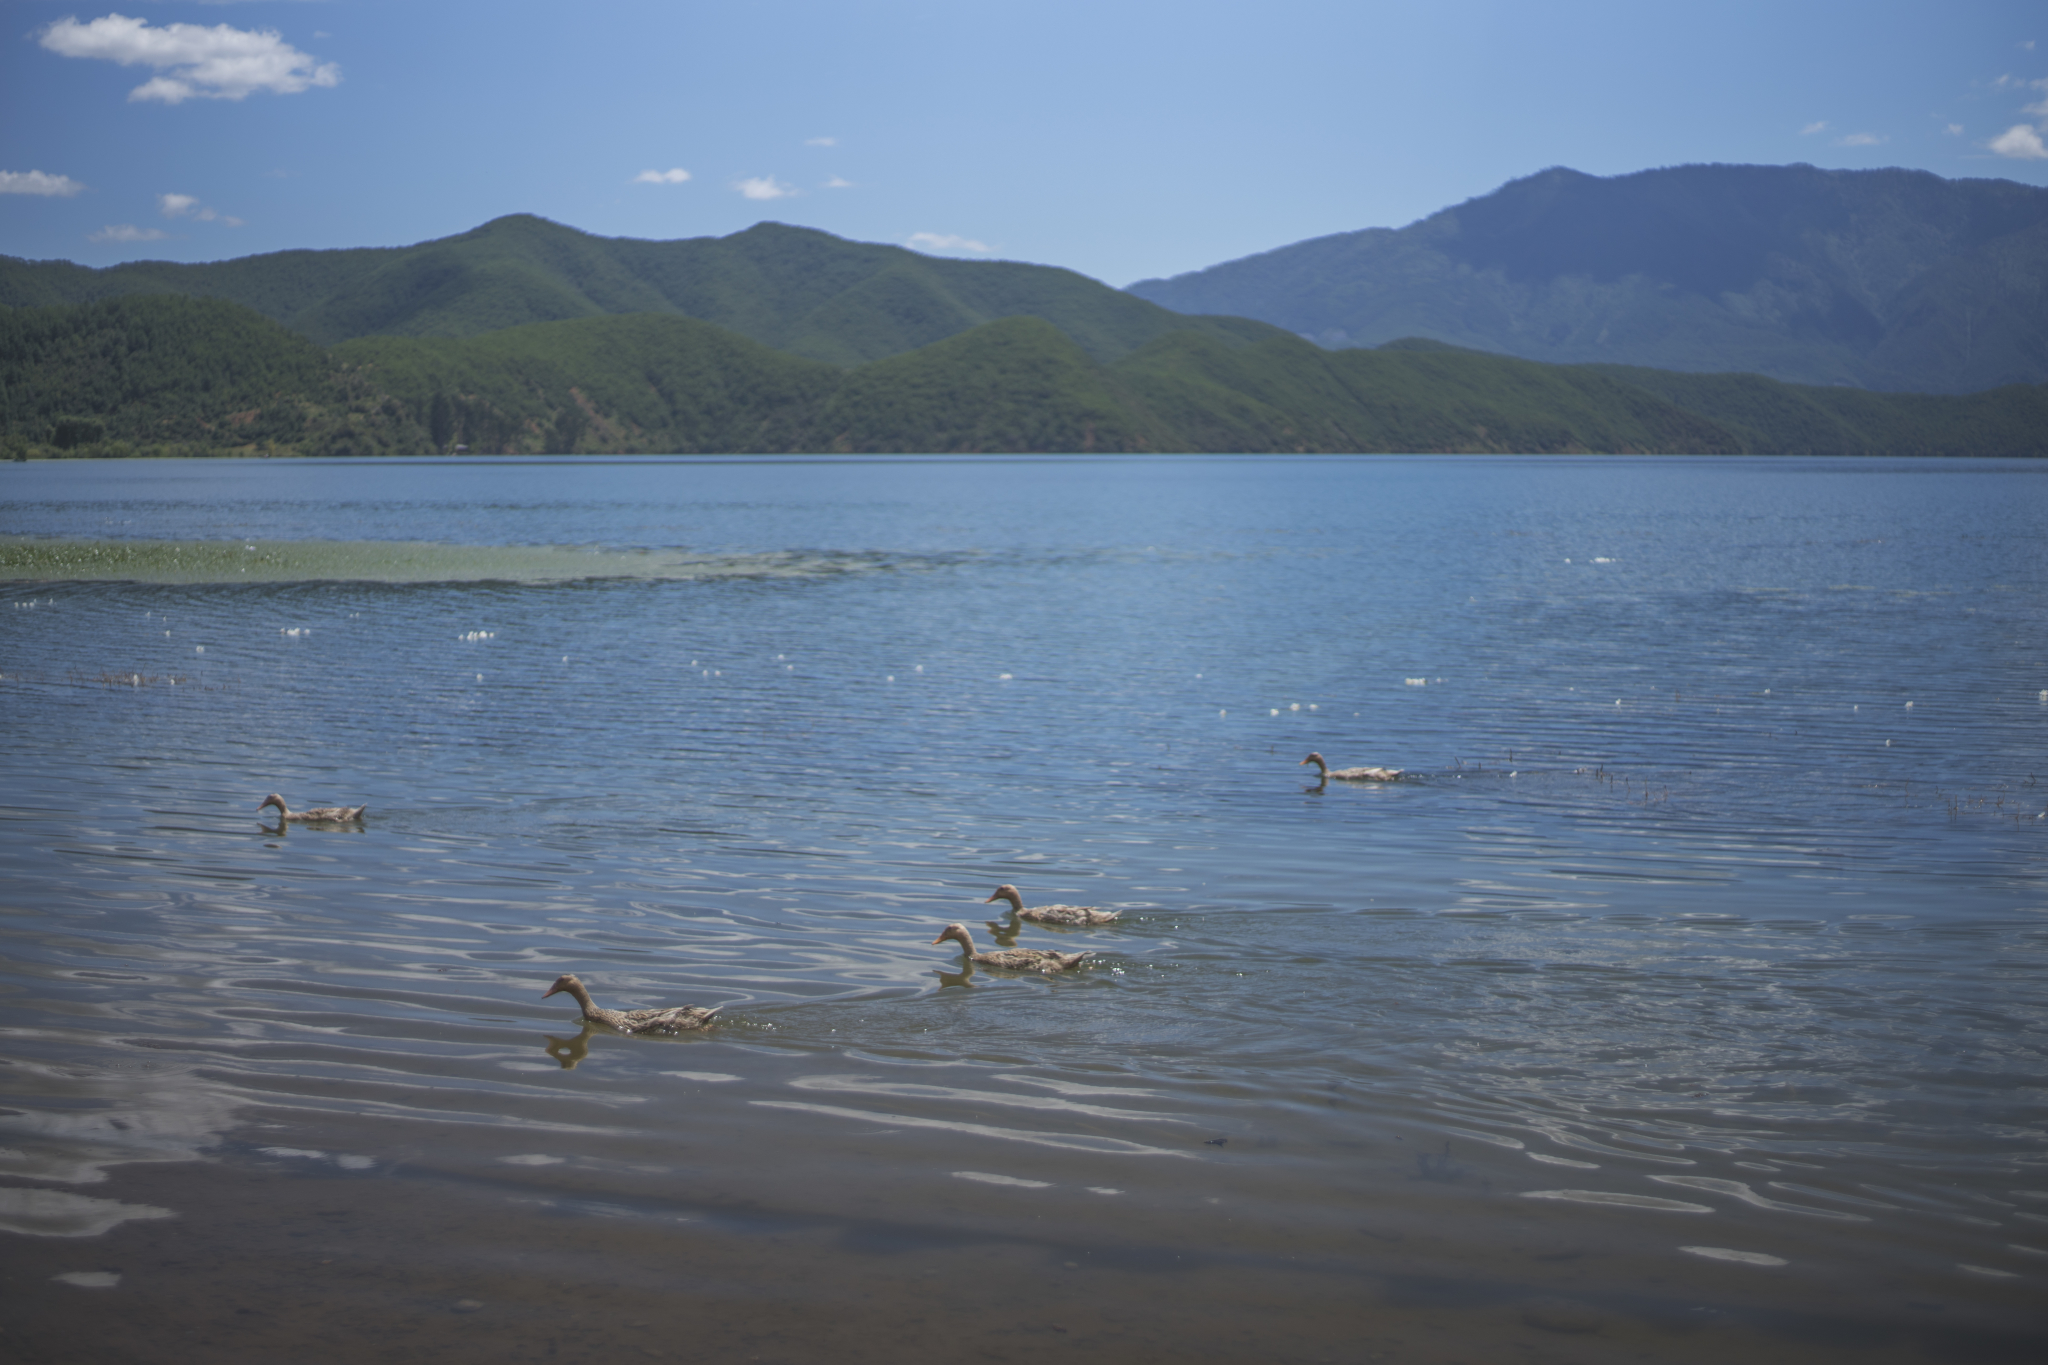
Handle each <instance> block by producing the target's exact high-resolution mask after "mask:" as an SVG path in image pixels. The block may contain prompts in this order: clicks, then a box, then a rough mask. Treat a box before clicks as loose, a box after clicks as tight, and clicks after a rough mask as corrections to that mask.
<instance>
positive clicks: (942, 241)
mask: <svg viewBox="0 0 2048 1365" xmlns="http://www.w3.org/2000/svg"><path fill="white" fill-rule="evenodd" d="M908 245H910V246H913V247H915V248H917V249H918V250H919V251H979V252H982V253H984V254H986V253H987V252H989V251H992V250H994V248H993V247H991V246H989V244H988V243H987V242H977V241H975V240H974V239H973V238H972V237H956V236H954V235H953V234H952V233H950V232H913V233H911V234H910V240H909V242H908Z"/></svg>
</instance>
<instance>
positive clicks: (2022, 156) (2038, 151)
mask: <svg viewBox="0 0 2048 1365" xmlns="http://www.w3.org/2000/svg"><path fill="white" fill-rule="evenodd" d="M1985 145H1986V146H1987V147H1989V148H1990V149H1991V150H1992V151H1994V152H1996V153H1998V154H1999V155H2000V156H2009V157H2011V158H2012V159H2013V160H2015V161H2048V145H2043V144H2042V142H2041V135H2040V134H2039V133H2037V132H2035V131H2034V130H2033V129H2032V128H2030V127H2028V126H2027V125H2026V124H2024V123H2015V124H2014V125H2013V126H2012V127H2010V128H2008V129H2006V130H2005V131H2004V132H2002V133H2000V134H1999V135H1998V136H1997V137H1995V138H1992V139H1991V141H1990V142H1988V143H1986V144H1985Z"/></svg>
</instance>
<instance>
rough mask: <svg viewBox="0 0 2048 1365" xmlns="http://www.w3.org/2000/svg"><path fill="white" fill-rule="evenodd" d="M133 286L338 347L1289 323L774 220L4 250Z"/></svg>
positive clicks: (120, 289) (12, 273)
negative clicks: (670, 329)
mask: <svg viewBox="0 0 2048 1365" xmlns="http://www.w3.org/2000/svg"><path fill="white" fill-rule="evenodd" d="M132 294H184V295H190V296H194V297H206V298H219V299H227V300H231V301H233V302H236V303H241V304H245V305H246V306H248V307H250V308H253V309H255V310H256V311H257V312H259V313H261V314H263V315H264V316H265V317H267V318H269V319H270V320H271V321H273V322H277V323H282V324H283V325H284V326H286V327H289V328H291V329H292V330H294V331H296V332H299V333H301V334H302V335H304V336H306V337H309V338H311V339H312V340H314V341H317V342H320V343H322V344H324V345H332V344H334V343H336V342H340V341H347V340H351V339H354V338H358V337H369V336H406V337H449V338H461V337H474V336H479V335H482V334H483V333H486V332H492V331H498V330H501V329H503V328H506V327H517V326H521V325H524V324H526V323H532V322H555V321H564V320H568V319H572V318H584V317H602V316H606V315H608V314H620V313H667V314H672V315H682V316H686V317H691V318H696V319H698V320H700V321H704V322H712V323H716V324H718V325H719V326H721V327H724V328H728V329H730V330H732V331H735V332H738V333H739V334H740V335H742V336H745V337H750V338H752V339H753V340H755V341H758V342H761V343H762V344H764V345H767V346H772V347H775V348H776V349H778V350H783V351H788V352H790V353H791V354H793V355H800V356H805V357H808V358H810V359H814V360H823V361H828V362H830V363H832V364H835V365H857V364H861V363H863V362H865V361H869V360H879V359H881V358H882V357H884V356H891V355H897V354H900V353H902V352H904V351H910V350H915V349H916V348H918V347H920V346H926V345H929V344H931V343H932V342H934V341H941V340H944V339H945V338H946V337H949V336H955V335H957V334H959V333H961V332H964V331H967V330H968V329H969V328H972V327H978V326H980V325H981V324H982V323H985V322H991V321H994V320H995V319H997V318H1004V317H1012V316H1032V317H1042V318H1045V319H1046V320H1048V321H1050V322H1052V323H1054V324H1055V325H1057V326H1058V327H1059V328H1060V330H1061V331H1063V332H1065V333H1066V334H1067V335H1068V336H1070V337H1072V338H1073V339H1074V341H1075V342H1076V343H1078V344H1079V345H1080V346H1081V348H1082V349H1083V350H1085V351H1086V352H1087V353H1088V354H1089V355H1091V356H1093V357H1094V358H1096V359H1097V360H1113V359H1115V358H1116V357H1117V356H1120V355H1123V354H1125V353H1127V352H1129V351H1131V350H1133V349H1135V348H1137V347H1139V346H1142V345H1143V344H1144V343H1145V342H1147V341H1150V340H1151V339H1152V338H1153V337H1155V336H1159V335H1161V334H1163V333H1165V332H1169V331H1176V330H1180V329H1184V328H1189V327H1193V328H1195V329H1197V330H1203V331H1214V332H1216V333H1218V334H1219V335H1231V336H1252V335H1264V334H1266V333H1268V332H1270V331H1272V330H1274V329H1272V328H1271V327H1269V326H1268V325H1266V324H1263V323H1257V322H1251V321H1248V320H1246V319H1243V318H1201V319H1191V318H1188V317H1185V316H1182V315H1179V314H1176V313H1173V312H1171V311H1169V310H1167V309H1165V308H1161V307H1159V306H1158V305H1157V304H1152V303H1147V302H1145V301H1144V300H1142V299H1138V298H1134V297H1133V296H1131V295H1129V294H1126V293H1123V292H1122V291H1120V290H1116V289H1111V288H1110V287H1109V286H1108V285H1106V284H1102V283H1100V282H1098V281H1095V280H1091V279H1089V278H1088V277H1087V276H1085V275H1079V274H1076V273H1074V272H1073V271H1071V270H1060V269H1056V268H1054V267H1052V266H1043V265H1020V264H1017V263H1014V262H1007V261H954V260H942V259H938V258H935V257H930V256H924V255H920V254H919V253H917V252H914V251H908V250H905V249H904V248H902V247H894V246H877V245H874V244H872V243H865V242H849V241H846V240H845V239H843V238H839V237H834V236H832V235H831V234H830V233H826V232H818V231H815V230H813V229H810V228H795V227H785V226H783V225H781V224H779V223H760V224H757V225H756V226H754V227H751V228H748V229H747V230H746V231H744V232H737V233H734V234H733V235H731V236H729V237H694V238H687V239H684V240H681V241H670V242H653V241H640V240H636V239H633V238H624V237H594V236H592V235H590V234H589V233H585V232H578V231H576V230H575V229H574V228H568V227H563V226H562V225H561V224H559V223H551V222H549V221H547V220H546V219H544V218H536V217H533V216H532V215H530V214H515V215H512V216H509V217H505V218H498V219H494V220H492V221H491V222H488V223H485V224H484V225H483V226H482V227H479V228H476V229H474V230H472V231H470V232H465V233H462V234H460V235H458V236H455V237H445V238H442V239H440V240H438V241H432V242H422V243H420V244H419V245H417V246H410V247H394V248H380V249H360V250H351V251H283V252H275V253H272V254H270V255H265V256H247V257H243V258H242V259H240V260H233V261H220V262H215V263H212V264H207V265H177V264H172V263H170V262H166V261H137V262H134V263H131V264H128V265H117V266H112V267H109V268H107V269H105V270H89V269H86V268H84V267H82V266H77V265H72V264H71V263H69V262H65V261H23V260H18V259H15V258H13V257H0V306H13V307H24V306H38V305H50V304H78V303H89V302H94V301H97V300H101V299H107V298H115V297H121V296H125V295H132Z"/></svg>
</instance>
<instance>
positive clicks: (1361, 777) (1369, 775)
mask: <svg viewBox="0 0 2048 1365" xmlns="http://www.w3.org/2000/svg"><path fill="white" fill-rule="evenodd" d="M1311 763H1313V764H1315V765H1316V771H1317V772H1320V773H1321V774H1322V780H1323V781H1325V782H1328V781H1329V780H1330V779H1331V778H1333V777H1334V778H1336V779H1337V780H1338V781H1339V782H1398V781H1399V780H1400V778H1401V774H1402V772H1403V771H1404V770H1403V769H1400V768H1332V767H1331V766H1330V765H1329V764H1327V763H1325V762H1323V756H1322V755H1321V754H1310V755H1309V756H1308V757H1307V758H1304V759H1303V760H1301V762H1300V763H1299V764H1298V765H1296V766H1298V767H1303V768H1305V767H1307V766H1308V765H1309V764H1311Z"/></svg>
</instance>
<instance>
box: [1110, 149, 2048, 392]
mask: <svg viewBox="0 0 2048 1365" xmlns="http://www.w3.org/2000/svg"><path fill="white" fill-rule="evenodd" d="M1129 292H1130V293H1132V294H1135V295H1137V296H1138V297H1139V298H1143V299H1148V300H1150V301H1152V302H1154V303H1158V304H1163V305H1164V306H1166V307H1168V308H1172V309H1175V310H1177V311H1180V312H1183V313H1228V314H1234V315H1237V316H1241V317H1249V318H1257V319H1260V320H1261V321H1265V322H1269V323H1272V324H1274V325H1275V326H1279V327H1284V328H1286V329H1287V330H1289V331H1291V332H1295V333H1298V334H1300V335H1303V336H1306V337H1309V338H1311V339H1313V340H1316V341H1318V342H1320V343H1322V344H1324V345H1326V346H1333V347H1343V346H1375V345H1379V344H1381V343H1384V342H1387V341H1391V340H1394V339H1396V338H1401V337H1409V336H1419V337H1427V338H1433V339H1435V340H1438V341H1443V342H1448V343H1451V344H1454V345H1458V346H1464V347H1470V348H1473V349H1477V350H1484V351H1495V352H1499V353H1502V354H1506V355H1514V356H1521V357H1524V358H1526V359H1530V360H1543V361H1549V362H1553V363H1586V362H1600V363H1613V364H1628V365H1637V366H1653V367H1658V368H1662V369H1668V370H1681V371H1694V372H1735V371H1746V372H1752V373H1756V374H1763V375H1768V376H1771V377H1773V378H1777V379H1782V380H1789V381H1792V382H1796V383H1802V384H1852V385H1858V386H1861V387H1864V388H1870V389H1881V390H1905V391H1913V392H1930V393H1966V392H1973V391H1976V390H1979V389H1987V388H1991V387H1993V386H1995V385H2000V384H2015V383H2025V384H2032V383H2039V382H2041V381H2042V380H2044V379H2048V189H2035V188H2032V187H2029V186H2026V185H2020V184H2016V183H2014V182H2012V181H2009V180H1944V179H1942V178H1941V177H1939V176H1935V175H1931V174H1928V173H1926V172H1923V171H1903V170H1882V171H1824V170H1818V169H1816V168H1814V167H1812V166H1803V165H1798V166H1679V167H1674V168H1670V169H1665V170H1653V171H1642V172H1638V173H1636V174H1633V175H1622V176H1614V177H1611V178H1601V177H1596V176H1590V175H1583V174H1581V173H1579V172H1577V171H1572V170H1566V169H1562V168H1559V169H1554V170H1548V171H1544V172H1542V173H1540V174H1538V175H1533V176H1530V177H1528V178H1527V179H1523V180H1516V181H1512V182H1510V183H1509V184H1507V185H1504V186H1502V187H1501V188H1500V189H1498V190H1495V191H1494V192H1493V193H1492V194H1489V195H1485V196H1482V197H1481V198H1478V199H1473V200H1470V201H1468V202H1466V203H1463V204H1460V205H1458V206H1456V207H1454V208H1448V209H1444V210H1443V211H1442V212H1439V213H1435V214H1432V215H1430V216H1429V217H1427V218H1424V219H1423V220H1421V221H1420V222H1417V223H1414V224H1411V225H1410V226H1408V227H1405V228H1400V229H1389V228H1371V229H1367V230H1365V231H1362V232H1346V233H1338V234H1336V235H1334V236H1329V237H1318V238H1315V239H1313V240H1310V241H1305V242H1298V243H1296V244H1294V245H1293V246H1286V247H1281V248H1279V249H1278V250H1274V251H1268V252H1265V253H1263V254H1261V255H1257V256H1248V257H1245V258H1244V259H1242V260H1237V261H1230V262H1227V263H1225V264H1223V265H1217V266H1212V267H1210V268H1209V269H1207V270H1200V271H1195V272H1193V273H1191V274H1186V275H1177V276H1175V277H1174V278H1172V279H1167V280H1143V281H1140V282H1139V283H1137V284H1133V285H1132V286H1130V289H1129Z"/></svg>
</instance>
